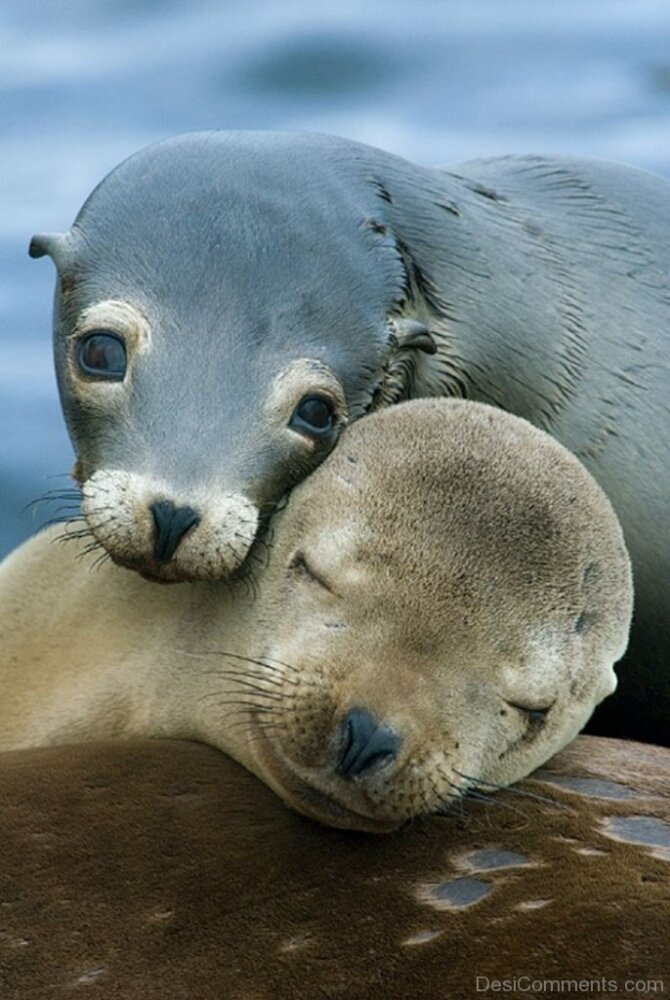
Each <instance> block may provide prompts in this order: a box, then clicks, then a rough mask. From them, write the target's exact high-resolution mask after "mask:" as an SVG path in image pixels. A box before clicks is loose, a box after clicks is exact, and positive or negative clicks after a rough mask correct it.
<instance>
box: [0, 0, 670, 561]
mask: <svg viewBox="0 0 670 1000" xmlns="http://www.w3.org/2000/svg"><path fill="white" fill-rule="evenodd" d="M0 128H1V135H2V143H1V145H0V220H1V222H0V314H1V315H0V426H1V427H2V429H3V433H2V435H0V555H1V554H3V553H4V552H6V551H8V550H9V549H10V548H12V547H13V546H14V545H16V544H17V542H18V541H20V540H21V539H22V538H24V537H26V536H27V535H29V534H30V533H31V532H32V531H34V530H36V528H37V527H38V526H39V524H40V523H41V520H43V519H44V517H46V513H44V512H43V513H42V514H41V515H40V516H38V517H37V518H36V519H35V518H33V517H31V516H30V514H26V513H24V514H22V513H21V509H22V507H23V506H24V505H25V504H26V503H27V502H28V501H29V500H31V499H33V498H34V497H36V496H38V495H39V494H40V493H42V492H43V491H44V490H45V489H48V488H50V487H53V486H56V485H58V484H59V483H64V482H65V480H63V479H60V480H59V479H52V478H50V477H53V476H55V475H58V474H62V473H65V472H67V470H69V468H70V467H71V465H72V461H73V458H72V451H71V448H70V445H69V442H68V440H67V436H66V433H65V429H64V427H63V424H62V418H61V415H60V409H59V405H58V400H57V395H56V388H55V381H54V377H53V373H52V361H51V345H50V323H51V320H50V313H51V296H52V287H53V270H52V265H51V263H50V262H49V261H48V260H46V259H44V260H40V261H30V260H29V259H28V257H27V255H26V249H27V245H28V241H29V238H30V236H31V235H32V233H34V232H36V231H43V230H47V231H48V230H63V229H66V228H67V227H68V226H69V225H70V223H71V221H72V219H73V217H74V215H75V213H76V211H77V209H78V208H79V206H80V204H81V202H82V201H83V199H84V198H85V197H86V195H87V194H88V193H89V191H90V190H91V188H92V187H93V186H94V185H95V184H96V183H97V182H98V180H100V179H101V178H102V177H103V176H104V174H105V173H106V172H107V171H108V170H110V169H111V168H112V167H113V166H114V165H115V164H116V163H117V162H118V161H119V160H121V159H122V158H123V157H125V156H127V155H128V154H130V153H132V152H134V151H135V150H136V149H138V148H139V147H141V146H143V145H145V144H146V143H148V142H151V141H153V140H155V139H159V138H163V137H165V136H168V135H173V134H175V133H178V132H185V131H191V130H193V129H200V128H287V129H293V128H298V129H313V130H318V131H325V132H334V133H337V134H340V135H345V136H348V137H350V138H352V139H359V140H361V141H364V142H369V143H372V144H373V145H379V146H382V147H384V148H386V149H388V150H391V151H392V152H395V153H399V154H400V155H402V156H406V157H408V158H410V159H414V160H416V161H417V162H421V163H428V164H430V163H440V162H444V161H448V160H451V159H463V158H466V157H470V156H478V155H486V154H496V153H504V152H528V151H535V152H537V151H539V152H572V153H577V154H584V155H594V156H604V157H609V158H613V159H619V160H624V161H627V162H629V163H633V164H637V165H639V166H642V167H647V168H649V169H652V170H658V171H660V172H662V173H666V174H669V175H670V4H668V3H667V0H629V2H617V0H562V2H561V3H560V4H558V3H550V2H549V0H545V2H541V0H505V2H504V3H501V2H500V0H461V2H460V3H459V2H455V0H410V2H405V0H385V2H384V3H382V2H381V0H368V2H367V3H366V4H361V3H360V2H359V0H339V2H338V4H337V5H331V6H330V7H328V6H325V7H324V6H323V5H311V4H309V3H307V2H306V0H295V2H294V3H293V4H292V5H291V7H290V8H289V7H287V5H285V4H284V3H280V2H278V0H255V2H254V3H253V4H250V3H248V0H247V2H245V0H225V2H214V0H201V2H191V3H189V4H183V3H177V2H159V0H144V2H141V0H97V2H96V3H93V4H92V3H90V0H50V2H49V3H46V2H45V0H3V2H2V6H1V7H0Z"/></svg>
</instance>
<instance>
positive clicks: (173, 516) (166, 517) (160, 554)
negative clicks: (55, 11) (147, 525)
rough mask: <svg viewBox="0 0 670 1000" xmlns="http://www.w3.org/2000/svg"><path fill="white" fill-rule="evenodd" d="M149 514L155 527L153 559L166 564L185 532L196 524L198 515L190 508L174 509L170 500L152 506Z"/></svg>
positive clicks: (198, 518) (160, 501)
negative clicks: (151, 515)
mask: <svg viewBox="0 0 670 1000" xmlns="http://www.w3.org/2000/svg"><path fill="white" fill-rule="evenodd" d="M151 513H152V514H153V516H154V524H155V525H156V537H155V539H154V557H155V558H156V559H157V560H158V561H159V562H168V560H170V559H172V556H173V555H174V554H175V552H176V551H177V546H178V545H179V543H180V541H181V540H182V538H183V537H184V535H185V534H186V532H187V531H189V530H190V529H191V528H193V527H194V526H195V525H196V524H198V522H199V521H200V515H199V514H197V513H196V512H195V511H194V510H193V508H192V507H175V505H174V504H173V503H172V501H171V500H159V501H157V503H154V504H152V505H151Z"/></svg>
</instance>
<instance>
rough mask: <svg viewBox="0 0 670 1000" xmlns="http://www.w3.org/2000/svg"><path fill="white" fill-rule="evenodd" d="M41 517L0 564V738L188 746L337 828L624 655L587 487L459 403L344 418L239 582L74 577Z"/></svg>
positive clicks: (528, 761)
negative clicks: (201, 746) (226, 757)
mask: <svg viewBox="0 0 670 1000" xmlns="http://www.w3.org/2000/svg"><path fill="white" fill-rule="evenodd" d="M60 531H61V529H58V530H57V531H56V532H53V531H52V532H51V533H45V534H43V535H40V536H38V537H37V538H35V539H33V540H31V541H30V542H28V543H27V544H26V545H25V546H23V547H22V548H21V549H19V550H17V552H16V553H14V555H13V556H11V557H10V558H9V559H8V560H7V561H6V562H5V563H4V564H3V568H2V570H1V571H0V649H1V650H2V661H0V664H1V665H0V749H5V750H7V749H14V748H20V747H26V746H36V745H45V744H52V743H65V742H72V741H79V740H92V739H96V740H97V739H105V738H122V739H128V738H136V737H146V736H152V737H171V738H175V737H177V738H190V739H197V740H201V741H203V742H206V743H210V744H211V745H213V746H216V747H218V748H219V749H221V750H223V751H224V752H226V753H229V754H230V755H231V756H233V757H235V758H236V759H237V760H239V761H240V762H241V763H242V764H244V765H245V766H246V767H247V768H249V769H250V770H252V771H253V772H254V773H256V774H257V775H258V776H259V777H260V778H262V780H263V781H265V782H266V783H267V784H268V785H270V786H271V787H272V788H273V789H274V790H275V791H276V792H277V793H278V794H279V795H280V796H281V797H282V798H283V799H285V801H287V802H288V803H289V804H290V805H292V806H293V807H295V808H296V809H298V810H299V811H301V812H303V813H306V814H307V815H309V816H312V817H314V818H317V819H319V820H321V821H323V822H327V823H331V824H332V825H335V826H345V827H354V828H362V829H372V830H384V829H389V828H392V827H394V826H397V825H398V824H399V823H402V822H403V821H404V820H406V819H408V818H411V817H413V816H417V815H423V814H426V813H431V812H436V811H441V810H443V809H449V808H450V807H451V806H450V804H452V803H453V802H454V801H457V800H458V799H459V798H460V797H462V796H463V795H465V794H466V792H468V791H471V790H473V789H475V790H476V789H477V788H480V787H484V788H487V787H490V786H491V784H495V785H501V784H509V783H511V782H513V781H516V780H518V779H519V778H521V777H523V776H525V775H526V774H528V773H529V772H530V771H531V770H533V769H534V768H535V767H537V766H539V765H540V764H541V763H543V762H544V761H545V760H547V759H548V757H550V756H551V755H552V754H553V753H555V752H556V751H557V750H558V749H560V748H561V747H562V746H564V745H565V744H566V743H567V742H569V740H571V739H572V738H573V737H574V736H575V735H576V734H577V732H578V731H579V730H580V729H581V728H582V727H583V725H584V724H585V722H586V721H587V719H588V718H589V716H590V714H591V712H592V711H593V708H594V707H595V705H596V704H598V702H600V701H601V700H602V699H603V698H604V697H606V695H608V694H609V693H611V691H612V690H613V689H614V687H615V684H616V678H615V675H614V671H613V664H614V663H615V662H616V661H617V660H618V659H619V658H620V657H621V655H622V654H623V652H624V650H625V647H626V641H627V636H628V627H629V622H630V615H631V607H632V589H631V577H630V564H629V560H628V555H627V553H626V549H625V545H624V542H623V537H622V534H621V529H620V526H619V524H618V521H617V519H616V517H615V515H614V513H613V511H612V508H611V506H610V504H609V501H608V500H607V499H606V497H605V496H604V494H603V493H602V491H601V490H600V489H599V488H598V487H597V485H596V484H595V482H594V480H593V479H592V478H591V477H590V476H589V474H588V473H587V472H586V470H585V469H584V467H583V466H582V465H581V464H580V463H579V462H578V461H577V460H576V459H575V458H574V457H573V456H572V455H570V454H569V453H568V452H567V451H566V450H565V449H564V448H562V447H561V446H560V445H559V444H558V443H557V442H556V441H555V440H554V439H552V438H551V437H549V436H548V435H546V434H543V433H542V432H540V431H538V430H537V429H535V428H533V427H532V426H531V425H530V424H528V423H527V422H525V421H522V420H520V419H518V418H516V417H513V416H511V415H509V414H506V413H503V412H502V411H500V410H497V409H495V408H492V407H488V406H482V405H480V404H473V403H467V402H463V401H456V400H452V401H448V400H421V401H414V402H411V403H406V404H403V405H402V406H398V407H392V408H390V409H388V410H383V411H380V412H379V413H377V414H374V415H372V416H370V417H369V418H368V419H366V420H365V421H359V422H356V423H355V424H354V425H352V426H351V427H349V428H347V430H346V431H345V432H344V434H343V436H342V440H341V446H340V447H338V448H336V449H335V451H334V452H333V454H331V456H330V457H329V458H328V459H327V461H326V462H325V463H323V464H322V465H321V467H320V468H319V469H317V470H316V471H315V472H314V474H313V475H312V476H310V477H308V478H307V479H306V480H305V481H304V482H303V483H302V484H301V485H300V486H299V487H297V488H296V490H295V491H294V492H293V494H292V496H291V498H290V501H289V503H288V505H287V507H286V509H285V510H284V511H283V512H281V514H279V515H278V516H277V518H276V523H275V531H274V538H273V542H272V545H271V547H270V549H269V550H268V552H267V565H266V566H265V567H264V568H262V569H259V570H258V571H257V573H256V574H255V582H254V587H253V588H247V589H246V590H245V589H242V588H240V587H238V588H235V589H233V590H232V591H231V590H230V587H229V585H228V584H227V583H226V582H225V581H215V582H210V581H199V582H196V583H192V584H178V585H176V586H174V587H170V588H161V587H157V586H156V585H155V584H153V583H151V582H148V581H145V580H143V579H141V577H140V576H139V575H138V574H136V573H129V572H128V571H127V570H126V569H124V568H122V567H118V566H116V565H114V564H113V563H112V562H111V561H108V562H106V563H103V564H102V565H101V566H99V567H98V568H97V569H96V570H94V571H90V570H89V569H88V568H87V567H86V565H85V563H82V561H81V559H79V558H77V557H78V556H79V555H81V553H82V552H83V551H85V544H86V543H85V542H82V541H81V540H78V539H76V538H75V539H74V540H73V539H70V540H69V541H67V534H65V535H63V534H59V532H60ZM64 538H65V539H66V544H58V543H59V542H62V541H63V539H64ZM54 542H55V543H56V544H54Z"/></svg>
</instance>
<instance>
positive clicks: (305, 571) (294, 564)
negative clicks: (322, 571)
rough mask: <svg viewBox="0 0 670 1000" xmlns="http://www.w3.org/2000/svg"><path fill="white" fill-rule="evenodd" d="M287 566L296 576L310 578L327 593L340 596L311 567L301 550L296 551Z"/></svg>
mask: <svg viewBox="0 0 670 1000" xmlns="http://www.w3.org/2000/svg"><path fill="white" fill-rule="evenodd" d="M288 568H289V570H290V571H291V572H292V573H294V574H295V575H296V576H303V577H304V578H306V579H308V580H311V581H312V582H313V583H318V584H319V586H320V587H323V589H324V590H327V591H328V593H329V594H334V595H335V597H339V596H340V595H339V594H338V593H337V592H336V591H335V590H333V588H332V587H331V586H330V584H329V583H328V582H327V581H326V580H324V578H323V577H322V576H320V575H319V574H318V573H317V572H316V571H315V570H314V569H312V567H311V566H310V565H309V563H308V562H307V560H306V559H305V557H304V555H303V554H302V552H296V554H295V555H294V557H293V559H292V560H291V562H290V563H289V567H288Z"/></svg>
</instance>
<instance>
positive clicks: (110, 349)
mask: <svg viewBox="0 0 670 1000" xmlns="http://www.w3.org/2000/svg"><path fill="white" fill-rule="evenodd" d="M75 360H76V362H77V365H78V366H79V369H80V370H81V371H82V372H83V373H84V374H85V375H90V376H92V377H93V378H98V379H106V380H107V381H110V382H121V381H122V380H123V378H124V376H125V374H126V368H127V367H128V362H127V358H126V346H125V344H124V343H123V340H122V339H121V337H119V335H118V334H116V333H112V332H111V331H110V330H94V331H93V332H92V333H88V334H86V336H85V337H82V339H81V340H80V341H79V343H78V344H77V348H76V352H75Z"/></svg>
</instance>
